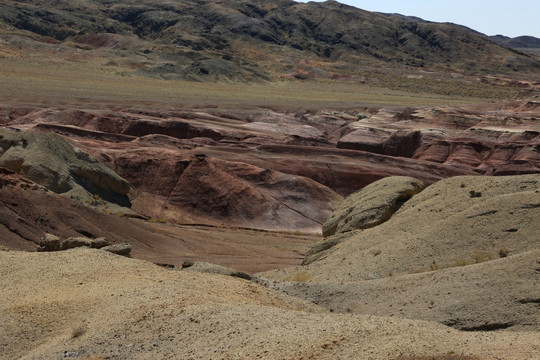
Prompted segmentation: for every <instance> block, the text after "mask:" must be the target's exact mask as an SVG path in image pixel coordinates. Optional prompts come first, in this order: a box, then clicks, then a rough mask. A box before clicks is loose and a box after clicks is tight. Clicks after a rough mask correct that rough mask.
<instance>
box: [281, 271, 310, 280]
mask: <svg viewBox="0 0 540 360" xmlns="http://www.w3.org/2000/svg"><path fill="white" fill-rule="evenodd" d="M285 280H286V281H295V282H306V281H309V280H311V274H310V273H309V272H307V271H298V272H296V273H295V274H294V275H292V276H288V277H287V278H286V279H285Z"/></svg>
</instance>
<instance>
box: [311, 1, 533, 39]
mask: <svg viewBox="0 0 540 360" xmlns="http://www.w3.org/2000/svg"><path fill="white" fill-rule="evenodd" d="M338 1H339V2H341V3H343V4H348V5H352V6H355V7H357V8H360V9H364V10H369V11H378V12H385V13H399V14H403V15H409V16H417V17H420V18H422V19H424V20H429V21H435V22H452V23H455V24H459V25H465V26H467V27H470V28H472V29H474V30H476V31H480V32H482V33H484V34H486V35H498V34H501V35H505V36H510V37H516V36H521V35H530V36H535V37H537V38H540V0H510V1H508V0H378V1H373V0H338ZM300 2H307V1H300Z"/></svg>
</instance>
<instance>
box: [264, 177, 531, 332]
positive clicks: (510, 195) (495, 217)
mask: <svg viewBox="0 0 540 360" xmlns="http://www.w3.org/2000/svg"><path fill="white" fill-rule="evenodd" d="M409 179H410V178H403V179H402V180H401V181H402V182H404V183H405V182H410V180H409ZM391 181H395V179H392V178H390V179H383V180H380V181H379V182H376V183H374V184H372V185H370V186H369V187H366V188H365V189H363V190H361V191H360V192H358V193H357V194H353V195H351V196H356V201H357V202H356V204H353V205H352V206H350V207H349V209H348V210H346V211H345V213H346V215H345V221H347V219H348V221H358V220H359V219H360V220H361V221H360V223H366V222H369V221H371V222H372V223H373V221H372V218H373V217H375V216H379V215H378V214H383V213H384V214H386V213H388V212H389V211H390V212H392V211H396V210H397V211H396V212H395V213H394V214H393V215H392V216H391V217H390V218H389V220H387V221H386V222H383V223H382V224H380V225H376V224H375V225H376V226H372V227H369V228H364V229H358V230H351V229H350V226H349V227H342V228H344V229H345V231H344V232H341V233H339V232H337V233H336V234H334V235H331V236H328V237H327V238H326V239H325V240H323V241H322V242H321V243H319V244H316V246H314V247H313V248H312V250H311V251H310V252H308V255H309V256H308V258H306V261H305V263H306V264H307V265H305V266H300V267H294V268H287V269H280V270H275V271H272V272H269V273H265V274H262V275H263V276H264V277H268V278H271V279H274V280H281V281H290V280H297V281H298V280H300V281H304V282H305V281H307V282H305V283H298V282H297V283H289V282H286V283H281V282H280V281H278V282H277V283H276V284H274V286H275V287H276V288H281V289H284V290H285V291H287V292H289V293H291V294H295V295H297V296H300V297H304V298H307V299H311V300H313V301H315V302H317V303H320V304H322V305H324V306H327V307H329V308H331V309H334V310H338V311H342V312H359V313H370V314H377V315H388V316H402V317H409V318H422V319H429V320H436V321H439V322H442V323H445V324H449V325H453V326H456V327H458V328H461V329H467V330H475V329H486V330H487V329H498V328H510V327H514V326H515V328H516V329H519V328H530V329H534V330H535V331H538V329H539V328H540V318H539V317H538V301H539V299H540V292H539V290H540V278H539V276H538V271H539V269H540V263H539V262H538V259H539V257H538V255H539V254H538V249H539V245H540V228H539V223H538V219H539V218H540V176H538V175H523V176H509V177H494V178H487V177H453V178H449V179H445V180H442V181H439V182H437V183H435V184H433V185H431V186H428V187H427V188H426V189H425V190H423V191H421V192H419V193H418V194H416V195H413V196H412V197H411V198H410V199H409V200H407V198H403V197H400V196H401V195H400V194H399V193H395V194H394V195H393V196H390V195H388V194H389V193H388V192H386V198H384V199H385V202H383V203H380V202H378V203H377V202H376V203H373V202H370V201H372V200H370V199H372V198H373V197H376V195H377V193H376V191H378V192H379V195H382V194H383V193H384V191H387V190H385V188H384V187H382V186H379V187H378V188H377V187H376V185H377V184H383V185H384V184H385V183H390V182H391ZM394 186H395V185H394ZM383 190H384V191H383ZM405 190H406V189H404V190H402V191H403V192H405ZM409 197H410V196H409ZM348 199H349V198H347V199H345V201H344V202H347V201H348ZM397 199H402V203H403V202H404V203H403V205H402V206H401V203H399V202H398V201H396V200H397ZM381 209H382V210H384V211H380V210H381ZM385 209H390V210H385ZM342 210H343V209H342ZM375 210H377V211H375ZM339 228H340V227H338V229H339ZM413 308H414V310H413Z"/></svg>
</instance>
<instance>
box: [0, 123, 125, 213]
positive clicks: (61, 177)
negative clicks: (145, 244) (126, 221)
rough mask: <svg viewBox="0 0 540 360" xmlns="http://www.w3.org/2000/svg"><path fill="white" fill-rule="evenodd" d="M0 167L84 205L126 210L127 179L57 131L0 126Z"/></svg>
mask: <svg viewBox="0 0 540 360" xmlns="http://www.w3.org/2000/svg"><path fill="white" fill-rule="evenodd" d="M0 166H1V167H4V168H7V169H10V170H13V171H15V172H17V173H20V174H21V175H23V176H25V177H26V178H28V179H30V180H32V181H34V182H36V183H38V184H40V185H42V186H44V187H46V188H47V189H49V190H51V191H53V192H55V193H58V194H63V195H65V196H67V197H69V198H71V199H74V200H77V201H80V202H82V203H84V204H86V205H94V206H98V205H102V206H103V207H107V205H108V204H110V206H109V207H110V208H113V209H117V208H124V210H125V211H129V209H128V208H129V206H130V201H129V198H128V194H129V191H130V188H131V186H130V184H129V182H127V181H126V180H124V179H122V178H121V177H120V176H118V175H117V174H116V173H115V172H114V171H112V170H111V169H110V168H108V167H107V166H105V165H103V164H101V163H99V162H98V161H96V160H95V159H93V158H92V157H90V156H89V155H88V154H87V153H86V152H84V151H82V150H81V149H78V148H76V147H74V146H72V145H71V144H70V143H69V142H67V141H66V140H65V139H64V138H62V137H61V136H58V135H56V134H46V133H39V132H17V131H10V130H5V129H0ZM101 200H105V201H101Z"/></svg>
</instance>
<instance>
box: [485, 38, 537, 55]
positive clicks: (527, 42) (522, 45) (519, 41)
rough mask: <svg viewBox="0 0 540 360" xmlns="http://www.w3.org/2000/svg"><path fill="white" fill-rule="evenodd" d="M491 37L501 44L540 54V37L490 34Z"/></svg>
mask: <svg viewBox="0 0 540 360" xmlns="http://www.w3.org/2000/svg"><path fill="white" fill-rule="evenodd" d="M489 38H490V39H491V40H493V41H495V42H496V43H497V44H499V45H503V46H507V47H510V48H513V49H516V50H520V51H525V52H530V53H533V54H537V55H540V39H539V38H536V37H534V36H518V37H514V38H511V37H508V36H504V35H495V36H490V37H489Z"/></svg>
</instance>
